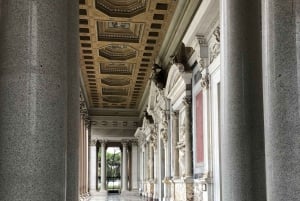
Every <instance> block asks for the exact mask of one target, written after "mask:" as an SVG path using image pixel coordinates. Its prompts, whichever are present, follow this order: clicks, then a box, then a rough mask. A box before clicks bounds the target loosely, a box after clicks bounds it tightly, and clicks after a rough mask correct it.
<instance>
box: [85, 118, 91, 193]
mask: <svg viewBox="0 0 300 201" xmlns="http://www.w3.org/2000/svg"><path fill="white" fill-rule="evenodd" d="M90 126H91V124H90V121H89V122H88V123H87V124H86V132H85V178H86V180H85V192H86V195H87V196H88V195H89V144H88V143H89V127H90Z"/></svg>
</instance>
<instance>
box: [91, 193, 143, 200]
mask: <svg viewBox="0 0 300 201" xmlns="http://www.w3.org/2000/svg"><path fill="white" fill-rule="evenodd" d="M143 200H147V199H146V198H143V197H140V196H134V195H128V196H122V195H120V194H114V193H112V194H108V195H107V196H92V197H91V199H90V200H89V201H143Z"/></svg>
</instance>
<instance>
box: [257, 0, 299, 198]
mask: <svg viewBox="0 0 300 201" xmlns="http://www.w3.org/2000/svg"><path fill="white" fill-rule="evenodd" d="M262 5H263V9H262V11H263V16H262V19H263V47H264V48H263V55H264V58H263V78H264V80H263V81H264V90H263V91H264V119H265V147H266V180H267V181H266V184H267V199H268V200H270V201H281V200H288V201H298V200H299V199H300V163H299V162H300V146H299V144H300V105H299V103H300V99H299V95H300V93H299V89H300V87H299V83H300V82H299V81H300V78H299V75H300V74H299V73H300V62H299V60H298V61H297V56H298V58H299V57H300V56H299V55H300V54H299V53H300V45H299V41H300V37H299V34H300V29H299V23H300V17H299V15H300V2H299V1H297V0H294V1H293V0H272V1H270V0H263V4H262ZM297 15H298V16H297ZM297 17H298V19H297ZM296 22H297V23H296ZM297 28H298V29H297ZM297 37H298V38H297ZM297 42H298V44H297Z"/></svg>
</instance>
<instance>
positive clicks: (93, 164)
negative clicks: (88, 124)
mask: <svg viewBox="0 0 300 201" xmlns="http://www.w3.org/2000/svg"><path fill="white" fill-rule="evenodd" d="M89 149H90V156H89V161H90V167H89V169H90V171H89V173H90V174H89V176H90V178H89V187H90V194H92V195H93V194H94V193H95V192H96V184H97V174H96V172H97V147H96V141H95V140H93V141H91V142H90V145H89Z"/></svg>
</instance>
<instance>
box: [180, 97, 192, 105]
mask: <svg viewBox="0 0 300 201" xmlns="http://www.w3.org/2000/svg"><path fill="white" fill-rule="evenodd" d="M182 103H183V105H184V106H191V104H192V96H186V97H184V98H183V100H182Z"/></svg>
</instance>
